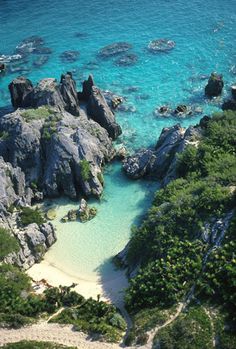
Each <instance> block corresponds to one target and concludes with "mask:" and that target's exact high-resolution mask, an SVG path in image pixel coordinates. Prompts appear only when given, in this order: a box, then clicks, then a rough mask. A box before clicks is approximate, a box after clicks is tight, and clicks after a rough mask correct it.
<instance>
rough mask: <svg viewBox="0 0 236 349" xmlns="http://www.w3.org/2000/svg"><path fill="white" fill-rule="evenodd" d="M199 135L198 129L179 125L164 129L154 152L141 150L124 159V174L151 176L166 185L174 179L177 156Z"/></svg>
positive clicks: (133, 176) (132, 176)
mask: <svg viewBox="0 0 236 349" xmlns="http://www.w3.org/2000/svg"><path fill="white" fill-rule="evenodd" d="M200 133H201V132H200V129H197V128H193V127H189V128H188V129H187V130H186V129H184V128H182V127H181V126H180V125H179V124H177V125H175V126H172V127H169V128H164V129H163V130H162V132H161V135H160V137H159V140H158V142H157V144H156V147H155V149H154V150H152V149H142V150H140V151H138V152H137V153H135V154H134V155H132V156H129V157H127V158H126V159H125V161H124V163H123V168H124V170H125V172H126V174H127V175H128V176H129V177H131V178H141V177H144V176H151V177H154V178H156V179H159V180H162V183H163V185H166V184H167V183H169V182H170V180H172V179H174V178H175V177H176V162H177V154H178V153H180V152H182V151H183V150H184V149H185V147H186V145H187V144H194V142H196V139H197V138H198V137H200Z"/></svg>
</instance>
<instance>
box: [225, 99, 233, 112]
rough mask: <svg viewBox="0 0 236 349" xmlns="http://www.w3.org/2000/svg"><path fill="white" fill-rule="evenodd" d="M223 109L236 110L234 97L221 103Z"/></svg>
mask: <svg viewBox="0 0 236 349" xmlns="http://www.w3.org/2000/svg"><path fill="white" fill-rule="evenodd" d="M222 109H223V110H236V100H235V99H229V100H227V101H225V102H224V103H223V105H222Z"/></svg>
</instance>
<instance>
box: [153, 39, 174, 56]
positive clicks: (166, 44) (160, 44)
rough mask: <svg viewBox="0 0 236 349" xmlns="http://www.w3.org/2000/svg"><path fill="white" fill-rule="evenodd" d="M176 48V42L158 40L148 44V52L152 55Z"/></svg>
mask: <svg viewBox="0 0 236 349" xmlns="http://www.w3.org/2000/svg"><path fill="white" fill-rule="evenodd" d="M174 47H175V42H174V41H172V40H169V39H156V40H152V41H150V42H149V44H148V50H149V51H150V52H152V53H160V52H168V51H170V50H172V49H173V48H174Z"/></svg>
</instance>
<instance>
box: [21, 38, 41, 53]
mask: <svg viewBox="0 0 236 349" xmlns="http://www.w3.org/2000/svg"><path fill="white" fill-rule="evenodd" d="M43 44H44V40H43V39H42V38H41V37H40V36H37V35H33V36H30V37H28V38H26V39H24V40H22V41H21V42H20V43H19V44H18V45H17V46H16V53H19V54H22V55H27V54H29V53H32V52H34V51H35V50H36V49H38V48H39V47H40V46H42V45H43Z"/></svg>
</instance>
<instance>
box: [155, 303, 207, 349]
mask: <svg viewBox="0 0 236 349" xmlns="http://www.w3.org/2000/svg"><path fill="white" fill-rule="evenodd" d="M154 348H160V349H190V348H191V349H213V329H212V326H211V320H210V318H209V316H208V315H207V313H206V311H205V310H204V309H203V307H200V306H191V307H189V308H188V311H187V312H186V313H184V314H181V315H180V316H179V317H178V318H177V319H176V320H175V321H174V322H173V323H172V324H171V325H169V326H166V327H165V328H163V329H161V330H160V331H158V333H157V335H156V336H155V339H154Z"/></svg>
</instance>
